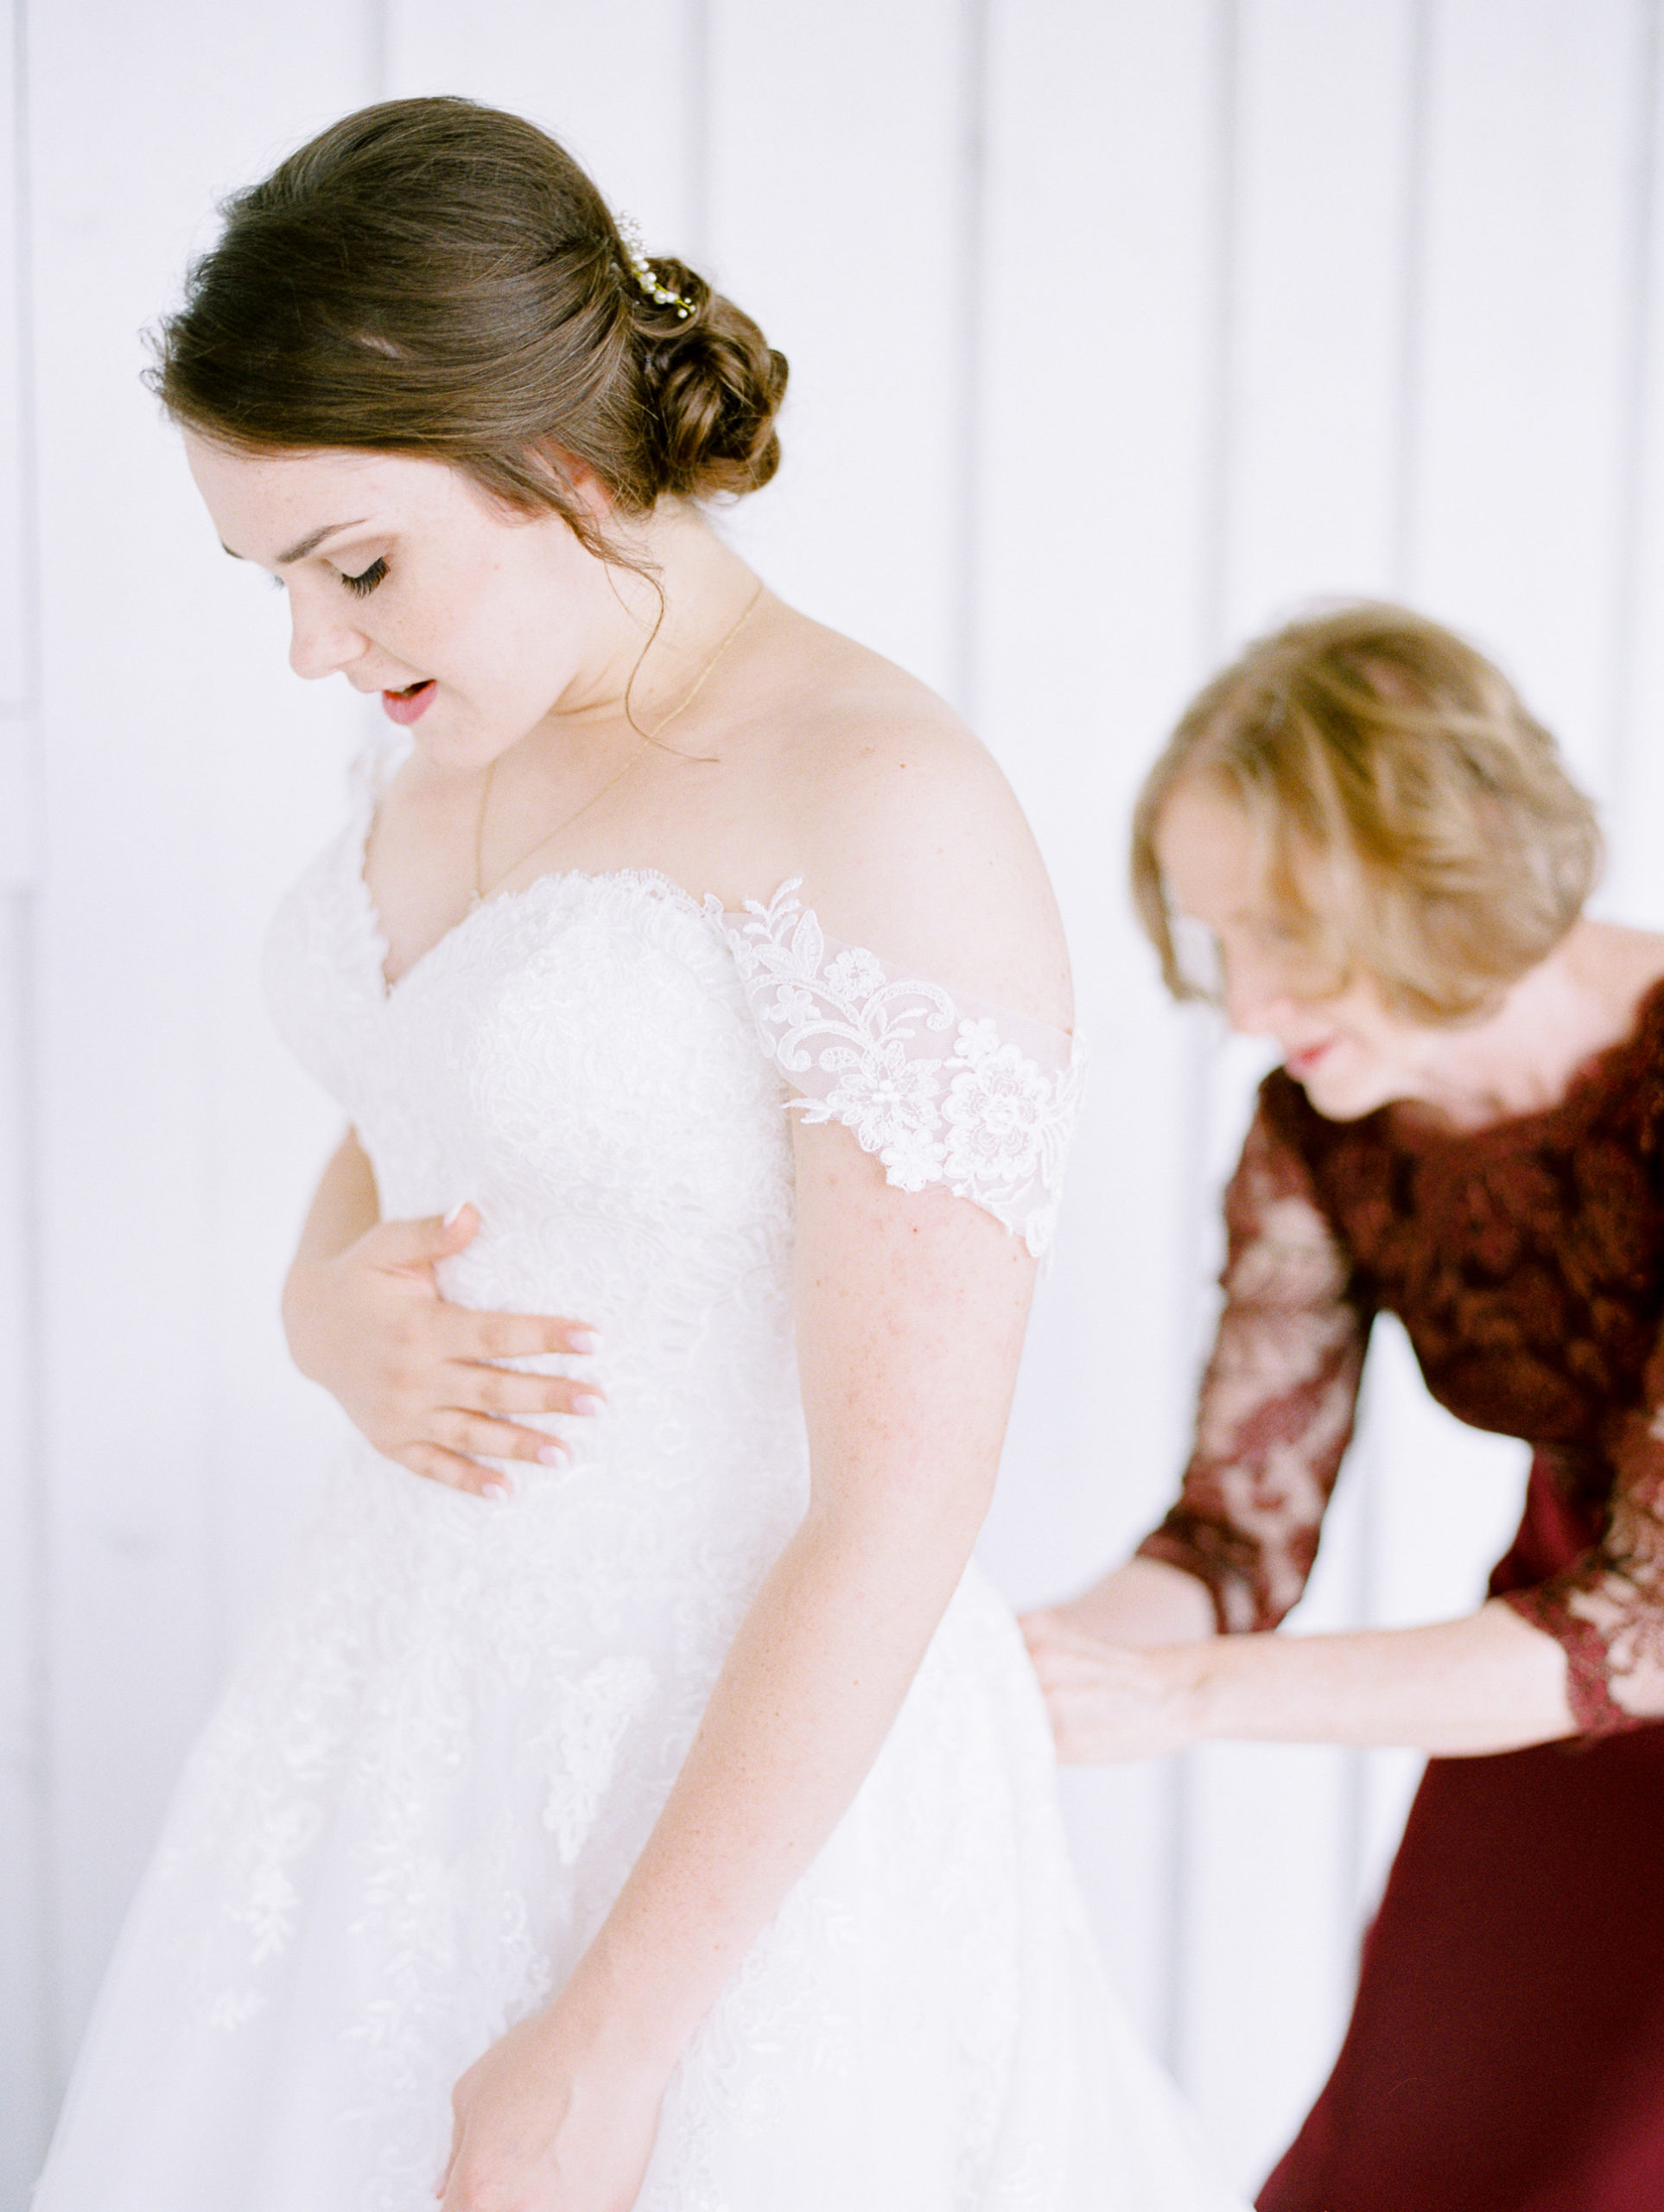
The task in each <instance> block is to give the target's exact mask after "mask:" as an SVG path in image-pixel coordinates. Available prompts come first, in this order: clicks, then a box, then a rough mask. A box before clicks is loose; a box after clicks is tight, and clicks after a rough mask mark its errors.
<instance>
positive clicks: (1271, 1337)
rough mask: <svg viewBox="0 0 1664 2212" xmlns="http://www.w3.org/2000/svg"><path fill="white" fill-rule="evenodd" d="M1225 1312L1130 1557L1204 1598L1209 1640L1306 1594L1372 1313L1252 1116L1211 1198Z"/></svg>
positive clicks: (1255, 1624)
mask: <svg viewBox="0 0 1664 2212" xmlns="http://www.w3.org/2000/svg"><path fill="white" fill-rule="evenodd" d="M1225 1221H1226V1227H1227V1230H1228V1234H1229V1243H1228V1248H1227V1253H1226V1260H1225V1268H1224V1273H1223V1275H1222V1277H1221V1281H1222V1283H1223V1288H1224V1293H1225V1305H1224V1311H1223V1313H1222V1315H1221V1316H1220V1321H1219V1333H1218V1336H1217V1338H1216V1340H1215V1344H1214V1348H1213V1352H1212V1356H1211V1357H1210V1359H1209V1362H1208V1365H1207V1369H1206V1371H1205V1373H1204V1376H1203V1379H1202V1389H1201V1396H1200V1402H1199V1404H1198V1408H1197V1429H1196V1446H1195V1450H1194V1452H1193V1453H1192V1455H1191V1462H1190V1465H1189V1466H1188V1467H1187V1469H1186V1470H1185V1474H1184V1490H1183V1492H1182V1494H1181V1496H1180V1498H1179V1502H1178V1504H1177V1505H1176V1506H1175V1507H1174V1508H1173V1510H1172V1512H1171V1513H1170V1514H1169V1515H1168V1516H1167V1517H1166V1519H1165V1521H1164V1522H1162V1524H1161V1526H1160V1528H1159V1529H1157V1530H1156V1531H1155V1532H1154V1534H1153V1535H1150V1536H1146V1539H1145V1541H1143V1543H1141V1544H1140V1546H1139V1551H1140V1554H1141V1555H1142V1556H1143V1557H1144V1558H1146V1559H1158V1560H1165V1562H1166V1564H1167V1565H1169V1566H1170V1567H1182V1568H1183V1569H1184V1571H1185V1573H1190V1574H1194V1575H1196V1576H1197V1577H1198V1578H1199V1580H1202V1581H1204V1582H1205V1583H1206V1584H1207V1586H1208V1588H1209V1590H1210V1592H1211V1593H1212V1597H1213V1603H1214V1611H1215V1612H1216V1615H1217V1618H1218V1622H1219V1625H1220V1627H1221V1629H1222V1630H1243V1629H1269V1628H1274V1627H1275V1626H1276V1625H1277V1624H1278V1622H1279V1621H1280V1620H1281V1619H1282V1618H1283V1616H1284V1614H1285V1613H1286V1612H1287V1611H1288V1610H1289V1608H1290V1606H1291V1605H1293V1603H1294V1602H1295V1600H1296V1599H1298V1598H1299V1594H1300V1592H1301V1591H1302V1590H1303V1589H1304V1588H1305V1581H1306V1577H1307V1576H1308V1575H1309V1574H1310V1573H1311V1572H1312V1561H1313V1560H1314V1559H1315V1558H1316V1557H1317V1552H1318V1529H1319V1525H1320V1523H1321V1522H1322V1520H1323V1514H1324V1507H1325V1506H1326V1505H1327V1504H1328V1503H1329V1495H1330V1492H1331V1490H1332V1489H1333V1488H1334V1484H1335V1478H1336V1475H1337V1473H1338V1472H1339V1470H1340V1463H1341V1457H1342V1454H1343V1452H1345V1449H1346V1446H1347V1444H1348V1442H1349V1441H1350V1438H1351V1434H1352V1422H1353V1416H1354V1414H1355V1411H1356V1403H1357V1390H1358V1381H1359V1377H1360V1376H1361V1375H1362V1370H1363V1355H1364V1351H1365V1348H1366V1345H1367V1344H1368V1341H1369V1326H1370V1322H1371V1319H1372V1318H1373V1317H1372V1313H1371V1311H1370V1309H1369V1306H1367V1304H1365V1303H1364V1302H1363V1301H1362V1300H1361V1299H1360V1298H1359V1296H1358V1295H1357V1294H1356V1291H1355V1288H1354V1284H1353V1270H1352V1267H1351V1263H1350V1260H1349V1259H1348V1257H1347V1255H1346V1253H1345V1252H1344V1250H1343V1248H1342V1246H1341V1244H1340V1243H1339V1240H1338V1239H1337V1236H1336V1235H1335V1233H1334V1231H1333V1230H1332V1229H1331V1226H1330V1224H1329V1221H1328V1219H1327V1217H1325V1215H1324V1212H1323V1211H1322V1210H1321V1209H1320V1207H1319V1206H1318V1202H1317V1199H1316V1198H1315V1196H1314V1195H1313V1192H1312V1181H1311V1178H1310V1175H1309V1174H1308V1173H1307V1171H1306V1167H1305V1163H1304V1161H1303V1160H1300V1158H1299V1155H1298V1154H1296V1153H1294V1152H1293V1151H1292V1150H1291V1149H1290V1148H1289V1147H1288V1146H1287V1145H1286V1143H1284V1142H1282V1141H1280V1140H1279V1138H1278V1137H1277V1135H1275V1133H1274V1132H1273V1129H1272V1128H1271V1126H1270V1124H1269V1122H1267V1117H1266V1115H1265V1111H1264V1109H1263V1108H1261V1110H1260V1112H1259V1113H1258V1114H1257V1115H1256V1116H1255V1117H1254V1123H1253V1126H1252V1127H1251V1128H1250V1129H1249V1131H1248V1141H1247V1142H1246V1144H1245V1145H1244V1147H1243V1149H1242V1160H1241V1161H1240V1163H1239V1164H1238V1166H1237V1169H1236V1172H1235V1175H1234V1176H1233V1177H1232V1179H1231V1181H1230V1184H1229V1188H1228V1190H1227V1192H1226V1194H1225Z"/></svg>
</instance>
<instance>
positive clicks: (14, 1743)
mask: <svg viewBox="0 0 1664 2212" xmlns="http://www.w3.org/2000/svg"><path fill="white" fill-rule="evenodd" d="M26 64H27V57H26V54H25V50H24V41H23V21H22V10H21V4H20V0H10V4H9V5H0V1896H3V1897H4V1900H5V1904H4V1907H3V1910H0V2205H3V2206H6V2207H11V2206H14V2205H16V2206H21V2205H22V2202H23V2201H24V2196H25V2192H26V2190H27V2189H28V2186H29V2183H30V2181H31V2180H32V2179H33V2177H34V2171H35V2165H36V2164H37V2163H38V2160H39V2158H40V2154H41V2147H42V2142H43V2136H44V2129H45V2125H46V2115H47V2099H48V2086H47V2081H46V2069H45V2064H44V2059H45V2053H44V2051H43V2050H42V2038H41V2024H42V2021H43V2020H44V2018H46V2017H47V2014H48V2003H47V1979H46V1957H45V1948H44V1943H43V1936H44V1932H45V1928H46V1921H47V1863H46V1853H45V1850H44V1842H45V1829H44V1821H43V1810H44V1806H43V1791H42V1773H41V1718H42V1715H41V1703H42V1697H41V1693H42V1688H43V1675H42V1668H41V1592H40V1587H39V1578H40V1569H41V1535H42V1524H41V1513H40V1510H39V1501H40V1495H41V1491H40V1468H39V1465H38V1452H37V1446H38V1441H39V1438H38V1433H37V1427H36V1418H35V1416H36V1399H35V1356H36V1354H37V1352H38V1349H39V1343H40V1338H39V1333H38V1331H37V1329H36V1327H35V1288H36V1277H35V1233H34V1232H35V1219H34V1207H33V1204H32V1191H31V1183H32V1169H33V1165H34V1143H33V1134H34V1132H33V1115H32V1111H31V1103H32V1102H31V1098H30V1076H31V1069H30V1063H29V1046H30V1041H31V1040H30V1020H29V1016H30V1010H31V1000H32V994H31V988H30V983H31V978H30V974H29V951H30V942H31V933H30V928H29V923H30V901H29V897H28V894H27V893H25V892H23V891H22V889H21V888H20V887H22V885H25V884H27V883H28V882H29V881H30V880H32V878H33V876H34V874H35V864H36V858H37V854H36V844H37V836H38V828H39V823H38V816H37V810H36V804H35V798H36V791H35V760H34V746H33V735H34V718H33V714H32V711H31V710H32V709H33V707H34V704H35V652H34V637H33V623H32V617H33V614H34V611H35V601H34V594H33V592H32V591H31V589H30V588H29V575H28V551H29V538H30V527H29V525H30V515H29V481H30V461H31V460H32V454H31V453H30V450H29V442H28V431H29V418H28V392H27V377H26V373H25V365H24V346H25V334H26V331H27V327H28V320H29V301H28V297H27V291H26V283H25V261H24V254H23V239H22V226H23V210H24V206H25V203H26V196H27V187H28V176H27V168H26V160H27V145H28V135H27V130H26V128H25V118H26V113H27V86H26Z"/></svg>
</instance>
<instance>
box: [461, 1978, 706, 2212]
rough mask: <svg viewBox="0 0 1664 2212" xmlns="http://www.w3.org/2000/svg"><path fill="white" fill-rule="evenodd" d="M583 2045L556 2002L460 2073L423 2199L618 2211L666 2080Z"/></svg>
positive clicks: (505, 2209)
mask: <svg viewBox="0 0 1664 2212" xmlns="http://www.w3.org/2000/svg"><path fill="white" fill-rule="evenodd" d="M593 2042H594V2039H593V2038H590V2037H586V2036H584V2035H583V2034H582V2032H581V2031H580V2030H578V2029H577V2028H576V2027H575V2024H574V2023H573V2022H572V2021H571V2020H570V2019H569V2018H568V2017H567V2015H566V2012H565V2010H564V2008H563V2005H562V2002H561V2001H560V2000H557V2001H556V2003H555V2004H554V2005H550V2006H549V2008H548V2010H547V2011H545V2012H537V2013H534V2014H533V2015H532V2017H531V2018H530V2019H526V2020H522V2021H521V2022H520V2024H519V2025H518V2027H514V2028H511V2029H510V2030H509V2031H508V2033H507V2034H506V2035H505V2037H503V2038H502V2040H501V2042H500V2043H495V2044H492V2047H491V2049H490V2050H488V2051H486V2054H485V2056H484V2057H483V2058H480V2059H478V2060H476V2061H475V2063H474V2064H473V2065H472V2066H471V2067H470V2068H469V2069H468V2070H467V2073H466V2074H465V2075H463V2076H462V2078H461V2080H460V2082H458V2083H457V2085H456V2087H455V2088H454V2090H453V2091H452V2093H451V2110H452V2113H453V2121H452V2127H451V2153H450V2158H449V2159H448V2161H447V2164H446V2167H445V2173H444V2177H443V2179H442V2180H441V2182H440V2183H439V2185H438V2187H437V2188H436V2189H435V2191H434V2194H435V2196H438V2197H439V2198H441V2202H442V2206H443V2212H630V2207H631V2206H632V2204H633V2203H634V2202H635V2201H636V2198H637V2196H638V2194H639V2193H640V2190H641V2183H642V2177H643V2176H644V2175H645V2173H646V2171H647V2162H648V2159H649V2158H651V2155H652V2149H653V2138H654V2135H655V2133H656V2132H657V2126H658V2108H659V2105H660V2103H661V2101H662V2100H663V2097H664V2085H665V2082H666V2081H667V2079H668V2078H669V2077H668V2075H667V2074H666V2073H664V2071H662V2070H660V2069H657V2067H655V2066H654V2065H652V2064H651V2063H643V2062H642V2061H641V2060H640V2059H639V2058H634V2059H631V2058H624V2059H618V2058H613V2059H612V2060H610V2061H609V2060H608V2059H607V2058H606V2057H605V2056H602V2055H600V2053H598V2052H597V2051H596V2050H595V2049H594V2047H593Z"/></svg>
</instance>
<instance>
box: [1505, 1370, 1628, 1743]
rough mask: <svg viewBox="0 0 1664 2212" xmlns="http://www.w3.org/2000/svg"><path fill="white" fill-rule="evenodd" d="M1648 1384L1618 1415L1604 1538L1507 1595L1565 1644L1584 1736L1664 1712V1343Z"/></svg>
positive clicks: (1569, 1685) (1569, 1683) (1571, 1697)
mask: <svg viewBox="0 0 1664 2212" xmlns="http://www.w3.org/2000/svg"><path fill="white" fill-rule="evenodd" d="M1645 1388H1646V1403H1645V1405H1644V1406H1643V1407H1642V1408H1641V1409H1640V1410H1639V1411H1631V1412H1629V1413H1627V1414H1623V1415H1622V1416H1621V1418H1620V1419H1619V1420H1618V1421H1616V1424H1615V1433H1614V1436H1613V1439H1612V1444H1611V1454H1610V1456H1611V1460H1612V1464H1613V1466H1614V1467H1615V1469H1616V1480H1615V1482H1614V1484H1613V1487H1612V1494H1611V1501H1610V1505H1609V1507H1608V1510H1607V1516H1606V1527H1605V1530H1604V1534H1603V1535H1602V1538H1601V1541H1600V1542H1599V1543H1598V1544H1597V1545H1596V1546H1595V1547H1594V1548H1593V1549H1591V1550H1590V1551H1588V1552H1585V1554H1584V1555H1583V1557H1582V1558H1581V1559H1579V1560H1577V1561H1576V1562H1575V1563H1574V1564H1573V1565H1572V1566H1571V1567H1567V1568H1566V1570H1565V1572H1564V1573H1560V1574H1557V1575H1555V1576H1553V1579H1552V1580H1549V1581H1547V1582H1540V1583H1537V1584H1536V1585H1534V1586H1533V1587H1532V1588H1530V1589H1526V1590H1510V1591H1508V1592H1504V1595H1503V1603H1504V1604H1505V1605H1512V1607H1513V1608H1514V1610H1515V1612H1516V1613H1518V1614H1519V1615H1520V1616H1521V1618H1522V1619H1524V1620H1527V1621H1529V1622H1530V1623H1531V1624H1532V1626H1533V1627H1534V1628H1540V1629H1541V1630H1543V1631H1544V1633H1545V1634H1546V1635H1548V1636H1552V1637H1553V1638H1554V1639H1555V1641H1556V1642H1557V1643H1559V1644H1560V1645H1562V1646H1563V1647H1564V1649H1565V1651H1566V1696H1567V1699H1568V1701H1569V1702H1570V1705H1571V1707H1572V1719H1574V1720H1575V1721H1576V1722H1577V1724H1578V1732H1579V1733H1581V1734H1583V1735H1585V1736H1610V1735H1615V1734H1616V1733H1617V1732H1619V1731H1620V1730H1622V1729H1625V1728H1638V1727H1640V1726H1641V1725H1642V1722H1643V1721H1648V1720H1656V1719H1660V1718H1661V1717H1664V1344H1660V1345H1659V1346H1658V1347H1657V1348H1656V1349H1655V1350H1654V1353H1653V1356H1652V1357H1651V1359H1650V1360H1649V1361H1648V1365H1647V1370H1646V1378H1645Z"/></svg>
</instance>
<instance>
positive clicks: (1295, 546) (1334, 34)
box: [1223, 0, 1415, 641]
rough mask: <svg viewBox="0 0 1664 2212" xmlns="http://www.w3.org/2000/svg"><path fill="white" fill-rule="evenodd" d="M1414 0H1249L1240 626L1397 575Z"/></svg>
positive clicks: (1241, 65)
mask: <svg viewBox="0 0 1664 2212" xmlns="http://www.w3.org/2000/svg"><path fill="white" fill-rule="evenodd" d="M1414 19H1415V8H1414V6H1413V0H1349V4H1348V5H1347V6H1346V7H1344V8H1337V7H1334V6H1333V5H1331V0H1241V6H1240V10H1239V16H1238V30H1237V65H1238V77H1237V87H1236V130H1235V150H1236V164H1237V166H1236V177H1235V192H1234V193H1233V195H1232V199H1233V212H1234V232H1235V281H1234V283H1233V284H1232V287H1231V293H1232V299H1233V302H1234V308H1235V312H1234V314H1233V316H1232V327H1231V331H1230V334H1229V338H1230V346H1231V353H1230V391H1229V456H1228V463H1227V467H1228V477H1229V487H1228V493H1227V498H1226V503H1225V512H1226V517H1227V538H1226V546H1225V588H1224V606H1223V616H1224V626H1225V629H1226V631H1227V632H1228V634H1229V638H1230V639H1232V640H1233V641H1235V640H1237V639H1242V638H1245V637H1247V636H1248V635H1249V634H1250V633H1251V632H1254V631H1257V630H1260V629H1262V628H1264V627H1266V626H1267V625H1268V624H1270V623H1272V622H1273V621H1276V620H1280V619H1281V618H1282V616H1283V615H1284V614H1285V613H1288V612H1290V611H1292V608H1293V607H1296V606H1298V605H1299V604H1300V603H1301V602H1303V601H1308V600H1310V599H1311V598H1312V597H1313V596H1314V595H1316V594H1339V593H1348V592H1350V593H1374V594H1384V593H1386V592H1387V591H1388V590H1389V589H1390V588H1392V585H1393V583H1394V575H1393V563H1394V552H1395V547H1394V534H1395V532H1394V524H1395V520H1396V516H1397V509H1398V481H1399V472H1400V467H1401V464H1402V454H1400V449H1399V432H1400V415H1401V398H1400V393H1401V364H1402V359H1403V353H1404V342H1405V334H1404V312H1405V307H1406V302H1407V290H1408V278H1409V269H1408V257H1407V247H1408V244H1409V241H1408V239H1407V235H1406V228H1407V212H1408V210H1409V208H1410V207H1411V205H1412V204H1413V196H1412V190H1411V178H1410V174H1409V168H1410V154H1411V149H1412V146H1413V113H1412V91H1413V62H1414V53H1413V32H1414Z"/></svg>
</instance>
